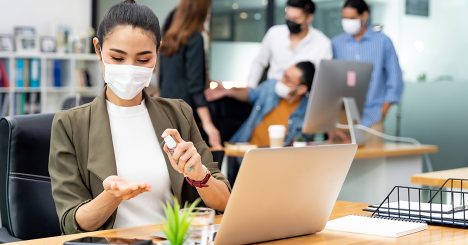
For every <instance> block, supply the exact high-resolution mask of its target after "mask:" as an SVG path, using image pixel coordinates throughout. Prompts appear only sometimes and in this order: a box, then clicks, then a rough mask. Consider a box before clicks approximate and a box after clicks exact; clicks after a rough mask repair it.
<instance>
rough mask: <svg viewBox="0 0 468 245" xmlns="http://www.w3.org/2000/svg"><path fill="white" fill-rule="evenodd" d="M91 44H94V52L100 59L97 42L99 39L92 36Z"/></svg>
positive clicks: (99, 46)
mask: <svg viewBox="0 0 468 245" xmlns="http://www.w3.org/2000/svg"><path fill="white" fill-rule="evenodd" d="M93 46H94V52H95V53H96V55H97V56H98V57H99V60H102V57H101V45H100V44H99V39H98V38H97V37H93Z"/></svg>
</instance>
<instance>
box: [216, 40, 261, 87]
mask: <svg viewBox="0 0 468 245" xmlns="http://www.w3.org/2000/svg"><path fill="white" fill-rule="evenodd" d="M260 46H261V45H260V43H250V42H211V50H210V54H211V56H210V79H212V80H218V81H233V82H238V83H241V84H238V83H237V84H236V86H242V85H246V84H247V77H248V73H249V71H250V66H251V65H252V62H253V60H254V59H255V57H257V55H258V52H259V51H260Z"/></svg>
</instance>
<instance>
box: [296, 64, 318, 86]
mask: <svg viewBox="0 0 468 245" xmlns="http://www.w3.org/2000/svg"><path fill="white" fill-rule="evenodd" d="M296 67H297V68H299V70H301V72H302V77H301V84H304V85H306V86H307V90H308V91H310V89H311V88H312V81H313V80H314V74H315V65H314V64H312V63H311V62H310V61H302V62H299V63H297V64H296Z"/></svg>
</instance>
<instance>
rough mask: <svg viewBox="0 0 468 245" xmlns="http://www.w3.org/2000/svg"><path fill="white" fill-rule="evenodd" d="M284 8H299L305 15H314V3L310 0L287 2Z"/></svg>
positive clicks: (289, 0) (291, 0) (290, 0)
mask: <svg viewBox="0 0 468 245" xmlns="http://www.w3.org/2000/svg"><path fill="white" fill-rule="evenodd" d="M286 6H290V7H295V8H300V9H302V10H304V12H305V13H307V14H314V13H315V3H314V2H313V1H312V0H288V1H287V2H286Z"/></svg>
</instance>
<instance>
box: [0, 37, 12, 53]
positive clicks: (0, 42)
mask: <svg viewBox="0 0 468 245" xmlns="http://www.w3.org/2000/svg"><path fill="white" fill-rule="evenodd" d="M14 50H15V45H14V42H13V36H12V35H10V34H0V52H11V51H14Z"/></svg>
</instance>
